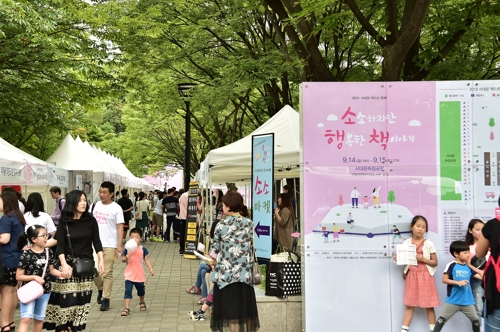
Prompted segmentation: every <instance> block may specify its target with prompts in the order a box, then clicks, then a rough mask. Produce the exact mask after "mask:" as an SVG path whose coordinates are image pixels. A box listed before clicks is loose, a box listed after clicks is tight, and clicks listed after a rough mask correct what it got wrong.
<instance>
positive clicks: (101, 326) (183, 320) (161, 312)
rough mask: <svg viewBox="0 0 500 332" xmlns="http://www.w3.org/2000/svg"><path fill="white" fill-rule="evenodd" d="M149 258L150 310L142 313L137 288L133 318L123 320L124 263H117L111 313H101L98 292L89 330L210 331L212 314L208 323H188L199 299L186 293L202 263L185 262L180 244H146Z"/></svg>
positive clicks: (147, 300)
mask: <svg viewBox="0 0 500 332" xmlns="http://www.w3.org/2000/svg"><path fill="white" fill-rule="evenodd" d="M144 246H145V247H146V248H147V249H148V250H149V252H150V254H149V258H150V260H151V263H152V264H153V269H154V271H155V275H154V276H149V271H148V269H147V267H145V270H146V271H147V274H146V276H147V277H146V299H145V301H146V305H147V307H148V310H147V311H145V312H144V311H139V297H138V296H137V294H136V291H135V289H134V292H133V299H132V301H131V303H130V311H131V314H130V316H127V317H121V316H120V314H121V311H122V309H123V308H124V306H123V294H124V291H125V288H124V278H123V272H124V269H125V263H122V262H121V261H120V260H117V261H116V263H115V269H114V273H113V276H114V279H115V283H114V284H113V292H112V294H111V301H110V303H111V305H110V308H111V309H110V310H109V311H99V307H100V306H99V305H98V304H97V302H96V298H97V291H95V292H93V299H92V300H93V303H92V307H91V309H90V315H89V320H88V323H87V330H89V331H92V332H128V331H160V330H161V331H179V332H181V331H182V332H188V331H193V332H195V331H196V332H197V331H210V315H209V313H207V315H206V320H205V321H197V322H193V321H191V320H189V317H188V315H187V313H188V311H191V310H197V309H199V308H200V306H199V305H198V304H197V303H196V302H197V301H198V299H199V296H196V295H191V294H188V293H186V288H188V287H190V286H191V285H193V284H194V281H195V277H196V272H197V271H198V265H199V264H200V260H192V259H185V258H183V256H180V255H179V245H178V244H177V243H153V242H146V243H145V244H144Z"/></svg>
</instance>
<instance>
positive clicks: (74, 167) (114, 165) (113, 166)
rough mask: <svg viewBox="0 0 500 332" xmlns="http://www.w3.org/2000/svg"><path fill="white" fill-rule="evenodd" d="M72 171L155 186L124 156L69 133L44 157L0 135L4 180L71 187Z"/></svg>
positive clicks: (0, 176)
mask: <svg viewBox="0 0 500 332" xmlns="http://www.w3.org/2000/svg"><path fill="white" fill-rule="evenodd" d="M70 171H89V172H92V173H93V177H94V180H95V181H94V182H102V181H111V182H113V183H115V185H117V186H120V187H122V188H136V189H143V190H152V189H153V186H152V185H151V184H149V183H148V182H147V181H145V180H144V179H140V178H137V177H135V176H134V175H133V174H132V173H131V172H130V171H129V170H128V169H127V167H126V166H125V165H124V164H123V162H122V160H121V159H119V158H117V157H115V156H112V155H110V154H109V153H106V152H104V151H102V150H101V149H100V148H96V147H95V146H91V145H90V144H89V143H88V142H87V141H85V142H82V140H81V139H80V137H77V138H76V139H73V138H72V137H71V135H70V134H68V135H67V136H66V137H65V138H64V140H63V142H62V143H61V145H60V146H59V147H58V148H57V149H56V151H55V152H54V153H53V154H52V155H51V156H50V157H49V158H48V159H47V161H43V160H41V159H38V158H36V157H34V156H32V155H30V154H28V153H26V152H24V151H23V150H21V149H18V148H16V147H15V146H13V145H11V144H10V143H8V142H7V141H5V140H4V139H2V138H0V184H1V185H19V186H58V187H61V188H68V187H70V183H71V179H70Z"/></svg>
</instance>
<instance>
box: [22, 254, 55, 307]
mask: <svg viewBox="0 0 500 332" xmlns="http://www.w3.org/2000/svg"><path fill="white" fill-rule="evenodd" d="M48 264H49V249H45V267H44V268H43V273H42V279H43V278H44V277H45V271H47V265H48ZM42 295H43V286H42V285H40V284H39V283H38V282H37V281H35V280H31V281H30V282H28V283H27V284H26V285H24V286H22V287H21V288H19V289H18V290H17V297H18V298H19V301H21V303H23V304H28V303H30V302H32V301H35V300H36V299H38V298H39V297H40V296H42Z"/></svg>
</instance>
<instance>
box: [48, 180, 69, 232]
mask: <svg viewBox="0 0 500 332" xmlns="http://www.w3.org/2000/svg"><path fill="white" fill-rule="evenodd" d="M50 195H51V196H52V198H53V199H55V200H56V206H55V207H54V213H52V214H51V215H50V217H51V218H52V220H53V221H54V225H56V226H57V225H59V220H60V219H61V211H62V210H63V209H64V204H66V199H65V198H64V197H62V195H61V188H59V187H56V186H54V187H52V188H50Z"/></svg>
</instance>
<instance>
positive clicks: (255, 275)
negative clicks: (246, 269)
mask: <svg viewBox="0 0 500 332" xmlns="http://www.w3.org/2000/svg"><path fill="white" fill-rule="evenodd" d="M252 248H253V263H252V280H253V284H254V285H260V284H261V283H262V273H261V272H260V266H259V262H258V260H257V256H256V255H255V246H254V244H253V240H252Z"/></svg>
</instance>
